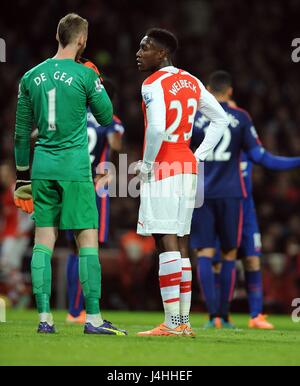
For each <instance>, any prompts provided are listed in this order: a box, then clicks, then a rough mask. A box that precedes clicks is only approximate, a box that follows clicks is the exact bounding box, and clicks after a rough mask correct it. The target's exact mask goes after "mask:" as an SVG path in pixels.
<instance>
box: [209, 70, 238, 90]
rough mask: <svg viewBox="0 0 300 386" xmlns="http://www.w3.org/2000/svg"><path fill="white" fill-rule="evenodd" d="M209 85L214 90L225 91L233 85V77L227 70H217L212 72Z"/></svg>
mask: <svg viewBox="0 0 300 386" xmlns="http://www.w3.org/2000/svg"><path fill="white" fill-rule="evenodd" d="M208 85H209V87H210V89H211V91H212V92H216V93H223V92H225V91H226V90H228V88H230V87H232V77H231V75H230V74H229V73H228V72H226V71H215V72H213V73H212V74H210V76H209V79H208Z"/></svg>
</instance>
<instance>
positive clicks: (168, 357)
mask: <svg viewBox="0 0 300 386" xmlns="http://www.w3.org/2000/svg"><path fill="white" fill-rule="evenodd" d="M104 316H105V318H107V319H109V320H111V321H112V322H113V323H114V324H116V325H118V326H119V327H122V328H126V329H128V331H129V334H130V335H129V336H127V337H117V336H94V335H92V336H90V335H84V334H83V333H82V326H78V325H76V326H75V325H67V324H66V323H65V322H64V319H65V313H64V312H54V317H55V321H56V326H57V330H58V333H57V334H55V335H47V336H45V335H38V334H37V333H36V332H35V330H36V327H37V316H36V314H35V312H34V311H12V310H9V311H8V313H7V323H0V365H76V366H80V365H106V366H107V365H111V366H118V365H125V366H126V365H132V366H139V365H167V366H172V365H197V366H199V365H276V366H278V365H300V324H295V323H293V322H292V321H291V319H290V318H289V317H287V316H285V317H284V316H273V317H272V318H271V321H272V322H274V323H275V325H276V330H275V331H256V330H255V331H254V330H249V329H247V328H246V326H247V320H248V317H247V316H246V315H234V317H233V318H234V321H235V324H236V325H237V326H238V327H239V328H241V330H240V331H228V330H212V331H204V330H203V329H201V328H200V326H201V325H202V324H203V323H204V321H205V316H204V315H196V314H194V315H193V316H192V323H193V325H194V327H199V328H195V330H196V332H197V337H196V338H195V339H191V338H183V337H164V338H161V337H152V338H142V337H137V336H135V333H136V332H138V331H140V330H145V329H148V328H151V327H153V326H155V325H157V324H158V323H159V322H161V314H160V313H143V312H105V313H104Z"/></svg>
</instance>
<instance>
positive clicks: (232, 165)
mask: <svg viewBox="0 0 300 386" xmlns="http://www.w3.org/2000/svg"><path fill="white" fill-rule="evenodd" d="M208 89H209V90H210V91H211V92H212V93H213V94H214V95H215V97H216V99H217V100H218V101H219V102H220V103H221V105H222V107H223V108H224V110H225V111H226V113H227V115H228V118H229V121H230V125H229V129H228V130H227V131H226V132H225V134H224V137H223V138H222V140H221V142H220V144H219V145H218V146H217V147H216V150H215V152H214V153H213V154H211V155H210V156H209V157H208V158H207V164H206V168H205V177H206V184H205V197H206V203H205V206H204V207H203V208H200V209H196V210H195V213H194V218H193V227H192V237H191V245H192V247H193V248H196V249H198V251H197V255H198V271H199V279H200V286H201V287H202V290H203V293H204V296H205V299H206V304H207V308H208V310H209V313H210V321H209V323H208V324H207V325H206V327H221V326H223V327H227V328H231V327H233V325H232V324H231V323H230V322H229V321H228V313H229V298H231V296H232V295H233V290H234V285H235V258H236V255H237V253H236V252H237V251H236V249H237V247H240V248H239V257H241V258H242V259H243V263H244V267H245V271H246V285H247V290H248V299H249V306H250V313H251V318H252V319H251V320H250V322H249V326H251V327H255V328H268V329H270V328H272V327H273V326H272V325H271V324H270V323H268V322H267V320H266V318H265V316H264V315H263V314H262V305H263V302H262V300H263V291H262V274H261V267H260V250H261V241H260V233H259V228H258V225H257V218H256V212H255V206H254V202H253V197H252V184H251V174H252V162H256V163H258V164H260V165H263V166H265V167H267V168H269V169H273V170H287V169H291V168H295V167H299V166H300V158H299V157H295V158H286V157H278V156H273V155H272V154H270V153H268V152H267V151H266V150H265V149H264V148H263V147H262V145H261V143H260V141H259V139H258V136H257V134H256V131H255V128H254V126H253V123H252V120H251V118H250V117H249V115H248V113H247V112H246V111H245V110H242V109H239V108H237V107H235V106H233V104H232V103H231V101H230V99H231V97H232V93H233V89H232V80H231V76H230V75H229V74H228V73H226V72H224V71H217V72H215V73H213V74H212V75H211V76H210V78H209V84H208ZM207 125H208V122H207V119H206V118H205V117H204V116H202V115H201V114H199V113H198V114H197V115H196V118H195V123H194V129H193V138H192V147H197V146H198V144H199V143H201V141H202V138H203V135H204V132H205V130H206V129H207ZM242 150H244V152H243V153H241V151H242ZM241 161H242V163H240V162H241ZM240 166H242V167H243V176H242V175H241V169H240ZM243 177H244V179H243ZM218 181H219V183H218ZM242 197H244V199H243V201H242V210H241V212H242V213H243V225H242V224H241V223H239V226H237V224H238V221H237V215H235V221H234V222H233V215H232V216H230V215H229V216H228V218H227V217H226V213H227V212H226V210H228V209H227V205H229V204H227V203H230V202H234V200H239V199H240V198H242ZM207 230H209V231H210V232H211V233H207ZM210 235H212V237H209V236H210ZM237 236H238V237H237ZM217 239H218V240H219V241H220V244H221V249H222V250H223V258H224V259H223V261H222V268H221V273H218V272H216V271H215V282H214V277H213V272H212V257H214V255H215V247H216V241H217ZM237 239H238V242H237V241H236V240H237ZM227 240H232V242H231V244H228V242H227ZM240 241H241V244H240ZM200 247H202V248H203V247H205V248H206V249H205V250H203V249H200ZM233 247H235V248H233ZM230 249H232V250H231V251H230ZM219 290H220V291H219ZM219 317H221V318H219Z"/></svg>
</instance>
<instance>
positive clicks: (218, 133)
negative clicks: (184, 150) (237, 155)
mask: <svg viewBox="0 0 300 386" xmlns="http://www.w3.org/2000/svg"><path fill="white" fill-rule="evenodd" d="M199 85H200V88H201V96H200V102H199V110H200V111H201V113H202V114H203V115H205V116H206V117H207V118H208V119H209V120H210V121H211V122H210V125H209V126H208V129H207V131H206V135H205V137H204V140H203V141H202V143H201V145H200V146H199V147H198V149H197V150H196V151H195V157H196V158H197V160H198V161H204V160H205V158H206V157H207V156H208V155H209V153H210V152H211V151H213V150H214V148H215V147H216V146H217V144H218V143H219V141H220V139H221V138H222V136H223V134H224V131H225V130H226V128H227V127H228V125H229V120H228V118H227V115H226V113H225V111H224V109H223V108H222V106H221V105H220V104H219V102H218V101H217V100H216V98H215V97H214V96H213V95H212V94H211V93H210V92H208V91H207V89H206V88H205V87H204V85H203V84H202V83H201V82H200V81H199Z"/></svg>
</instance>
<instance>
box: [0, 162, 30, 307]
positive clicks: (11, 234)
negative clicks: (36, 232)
mask: <svg viewBox="0 0 300 386" xmlns="http://www.w3.org/2000/svg"><path fill="white" fill-rule="evenodd" d="M0 184H1V197H0V201H1V212H2V224H1V228H0V242H1V252H0V274H1V281H2V282H4V284H5V288H6V295H7V297H8V298H9V299H10V301H11V303H12V304H13V305H14V306H25V305H27V302H29V299H30V298H29V296H28V294H29V291H28V288H26V285H25V281H24V276H23V273H22V260H23V257H24V255H25V252H26V249H27V247H28V245H29V242H30V231H31V229H32V227H33V222H32V220H31V219H30V216H29V215H28V214H26V213H24V212H22V211H21V210H19V209H17V207H16V206H15V204H14V198H13V192H14V187H15V186H14V184H15V173H14V169H13V167H12V165H11V164H9V163H4V164H2V165H1V166H0Z"/></svg>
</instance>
